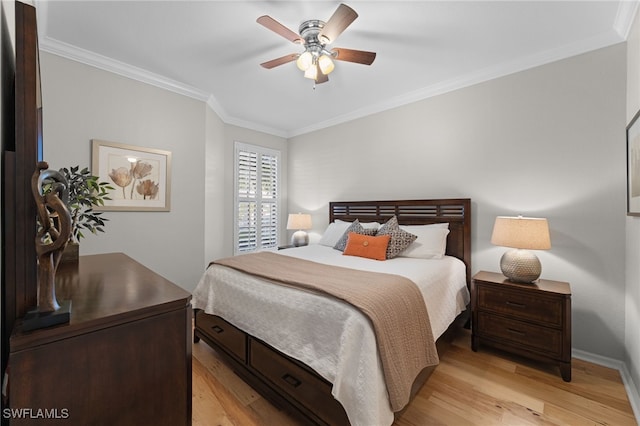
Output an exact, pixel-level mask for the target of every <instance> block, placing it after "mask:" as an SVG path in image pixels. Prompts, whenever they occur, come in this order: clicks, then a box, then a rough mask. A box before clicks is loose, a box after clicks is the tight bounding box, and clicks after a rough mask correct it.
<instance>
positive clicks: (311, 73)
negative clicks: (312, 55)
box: [304, 65, 318, 80]
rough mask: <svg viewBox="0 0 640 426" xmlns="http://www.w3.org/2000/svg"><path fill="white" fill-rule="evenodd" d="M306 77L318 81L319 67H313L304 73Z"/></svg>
mask: <svg viewBox="0 0 640 426" xmlns="http://www.w3.org/2000/svg"><path fill="white" fill-rule="evenodd" d="M304 76H305V78H310V79H311V80H315V79H317V78H318V66H317V65H311V66H310V67H309V68H307V70H306V71H305V72H304Z"/></svg>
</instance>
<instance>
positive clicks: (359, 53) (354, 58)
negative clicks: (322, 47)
mask: <svg viewBox="0 0 640 426" xmlns="http://www.w3.org/2000/svg"><path fill="white" fill-rule="evenodd" d="M331 51H332V52H333V53H335V54H336V56H335V57H334V59H336V60H338V61H347V62H355V63H357V64H364V65H371V64H372V63H373V60H374V59H376V52H366V51H364V50H353V49H344V48H341V47H335V48H333V49H331Z"/></svg>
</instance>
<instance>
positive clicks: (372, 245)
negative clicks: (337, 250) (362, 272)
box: [342, 232, 391, 260]
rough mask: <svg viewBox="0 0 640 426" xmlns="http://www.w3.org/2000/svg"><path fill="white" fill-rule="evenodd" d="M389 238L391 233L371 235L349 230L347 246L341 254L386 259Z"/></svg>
mask: <svg viewBox="0 0 640 426" xmlns="http://www.w3.org/2000/svg"><path fill="white" fill-rule="evenodd" d="M390 240H391V235H382V236H379V237H373V236H371V235H362V234H357V233H355V232H349V239H348V240H347V246H346V247H345V249H344V252H342V254H345V255H347V256H359V257H366V258H369V259H375V260H386V259H387V246H388V245H389V241H390Z"/></svg>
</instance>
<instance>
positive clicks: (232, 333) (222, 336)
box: [196, 311, 247, 362]
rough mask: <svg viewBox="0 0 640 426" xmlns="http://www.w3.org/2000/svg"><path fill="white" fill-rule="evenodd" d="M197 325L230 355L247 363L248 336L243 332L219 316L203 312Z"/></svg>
mask: <svg viewBox="0 0 640 426" xmlns="http://www.w3.org/2000/svg"><path fill="white" fill-rule="evenodd" d="M196 324H197V326H198V329H199V330H201V331H202V332H204V333H205V334H207V335H208V336H209V337H210V338H212V339H213V340H215V341H216V342H217V343H218V344H219V345H220V346H222V347H223V348H224V349H226V350H227V351H228V352H229V353H230V354H232V355H234V356H235V357H237V358H238V359H240V360H241V361H242V362H246V360H247V336H246V334H245V333H244V332H243V331H242V330H240V329H238V328H236V327H235V326H233V325H232V324H230V323H228V322H226V321H225V320H223V319H222V318H220V317H218V316H215V315H207V314H205V313H204V312H203V311H198V314H197V315H196Z"/></svg>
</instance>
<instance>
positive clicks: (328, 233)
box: [318, 220, 351, 247]
mask: <svg viewBox="0 0 640 426" xmlns="http://www.w3.org/2000/svg"><path fill="white" fill-rule="evenodd" d="M349 226H351V222H343V221H341V220H336V221H335V222H333V223H330V224H329V226H327V229H326V230H325V231H324V234H322V238H320V241H319V242H318V244H320V245H323V246H328V247H333V246H335V245H336V244H337V243H338V241H339V240H340V238H342V235H344V233H345V231H346V230H347V228H349Z"/></svg>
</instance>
